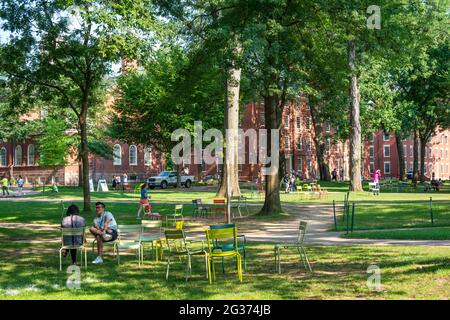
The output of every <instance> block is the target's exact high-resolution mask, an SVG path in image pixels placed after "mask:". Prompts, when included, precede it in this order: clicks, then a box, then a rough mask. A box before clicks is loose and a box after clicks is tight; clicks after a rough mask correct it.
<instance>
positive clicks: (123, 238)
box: [114, 224, 144, 267]
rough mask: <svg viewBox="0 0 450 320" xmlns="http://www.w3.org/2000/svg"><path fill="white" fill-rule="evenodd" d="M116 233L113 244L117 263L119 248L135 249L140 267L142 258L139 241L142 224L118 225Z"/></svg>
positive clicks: (118, 260) (118, 261)
mask: <svg viewBox="0 0 450 320" xmlns="http://www.w3.org/2000/svg"><path fill="white" fill-rule="evenodd" d="M117 233H118V237H117V241H116V242H115V244H114V248H115V250H116V252H117V264H118V265H120V250H136V253H137V255H138V265H139V267H140V266H141V263H142V261H143V260H144V256H143V250H142V242H141V237H142V225H140V224H139V225H119V226H118V228H117Z"/></svg>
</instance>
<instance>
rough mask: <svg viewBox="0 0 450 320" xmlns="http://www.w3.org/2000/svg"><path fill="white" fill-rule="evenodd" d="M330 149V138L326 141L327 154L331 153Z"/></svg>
mask: <svg viewBox="0 0 450 320" xmlns="http://www.w3.org/2000/svg"><path fill="white" fill-rule="evenodd" d="M330 149H331V144H330V139H327V140H326V141H325V151H326V153H327V154H330Z"/></svg>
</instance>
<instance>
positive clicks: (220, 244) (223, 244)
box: [209, 223, 247, 273]
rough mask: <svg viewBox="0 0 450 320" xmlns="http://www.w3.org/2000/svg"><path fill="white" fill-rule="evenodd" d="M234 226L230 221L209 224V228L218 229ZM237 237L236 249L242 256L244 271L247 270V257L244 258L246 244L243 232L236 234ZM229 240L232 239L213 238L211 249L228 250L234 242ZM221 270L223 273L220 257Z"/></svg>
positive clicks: (232, 247) (232, 248) (232, 246)
mask: <svg viewBox="0 0 450 320" xmlns="http://www.w3.org/2000/svg"><path fill="white" fill-rule="evenodd" d="M234 227H236V225H235V224H233V223H230V224H216V225H212V226H209V229H210V230H220V229H225V228H234ZM237 238H238V246H237V248H238V251H241V252H242V257H243V260H244V271H247V258H246V256H247V255H246V251H245V249H246V244H247V239H246V238H245V235H243V234H241V235H240V234H238V235H237ZM230 240H232V239H222V240H217V239H216V240H215V241H214V247H213V250H219V251H230V250H234V249H235V248H234V242H231V241H230ZM222 272H224V273H225V266H224V259H223V258H222Z"/></svg>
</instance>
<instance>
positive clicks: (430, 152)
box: [428, 148, 433, 158]
mask: <svg viewBox="0 0 450 320" xmlns="http://www.w3.org/2000/svg"><path fill="white" fill-rule="evenodd" d="M428 157H429V158H431V157H433V149H431V148H429V149H428Z"/></svg>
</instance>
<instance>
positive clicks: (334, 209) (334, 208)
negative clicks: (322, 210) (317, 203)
mask: <svg viewBox="0 0 450 320" xmlns="http://www.w3.org/2000/svg"><path fill="white" fill-rule="evenodd" d="M333 216H334V230H336V231H337V220H336V201H335V200H333Z"/></svg>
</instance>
